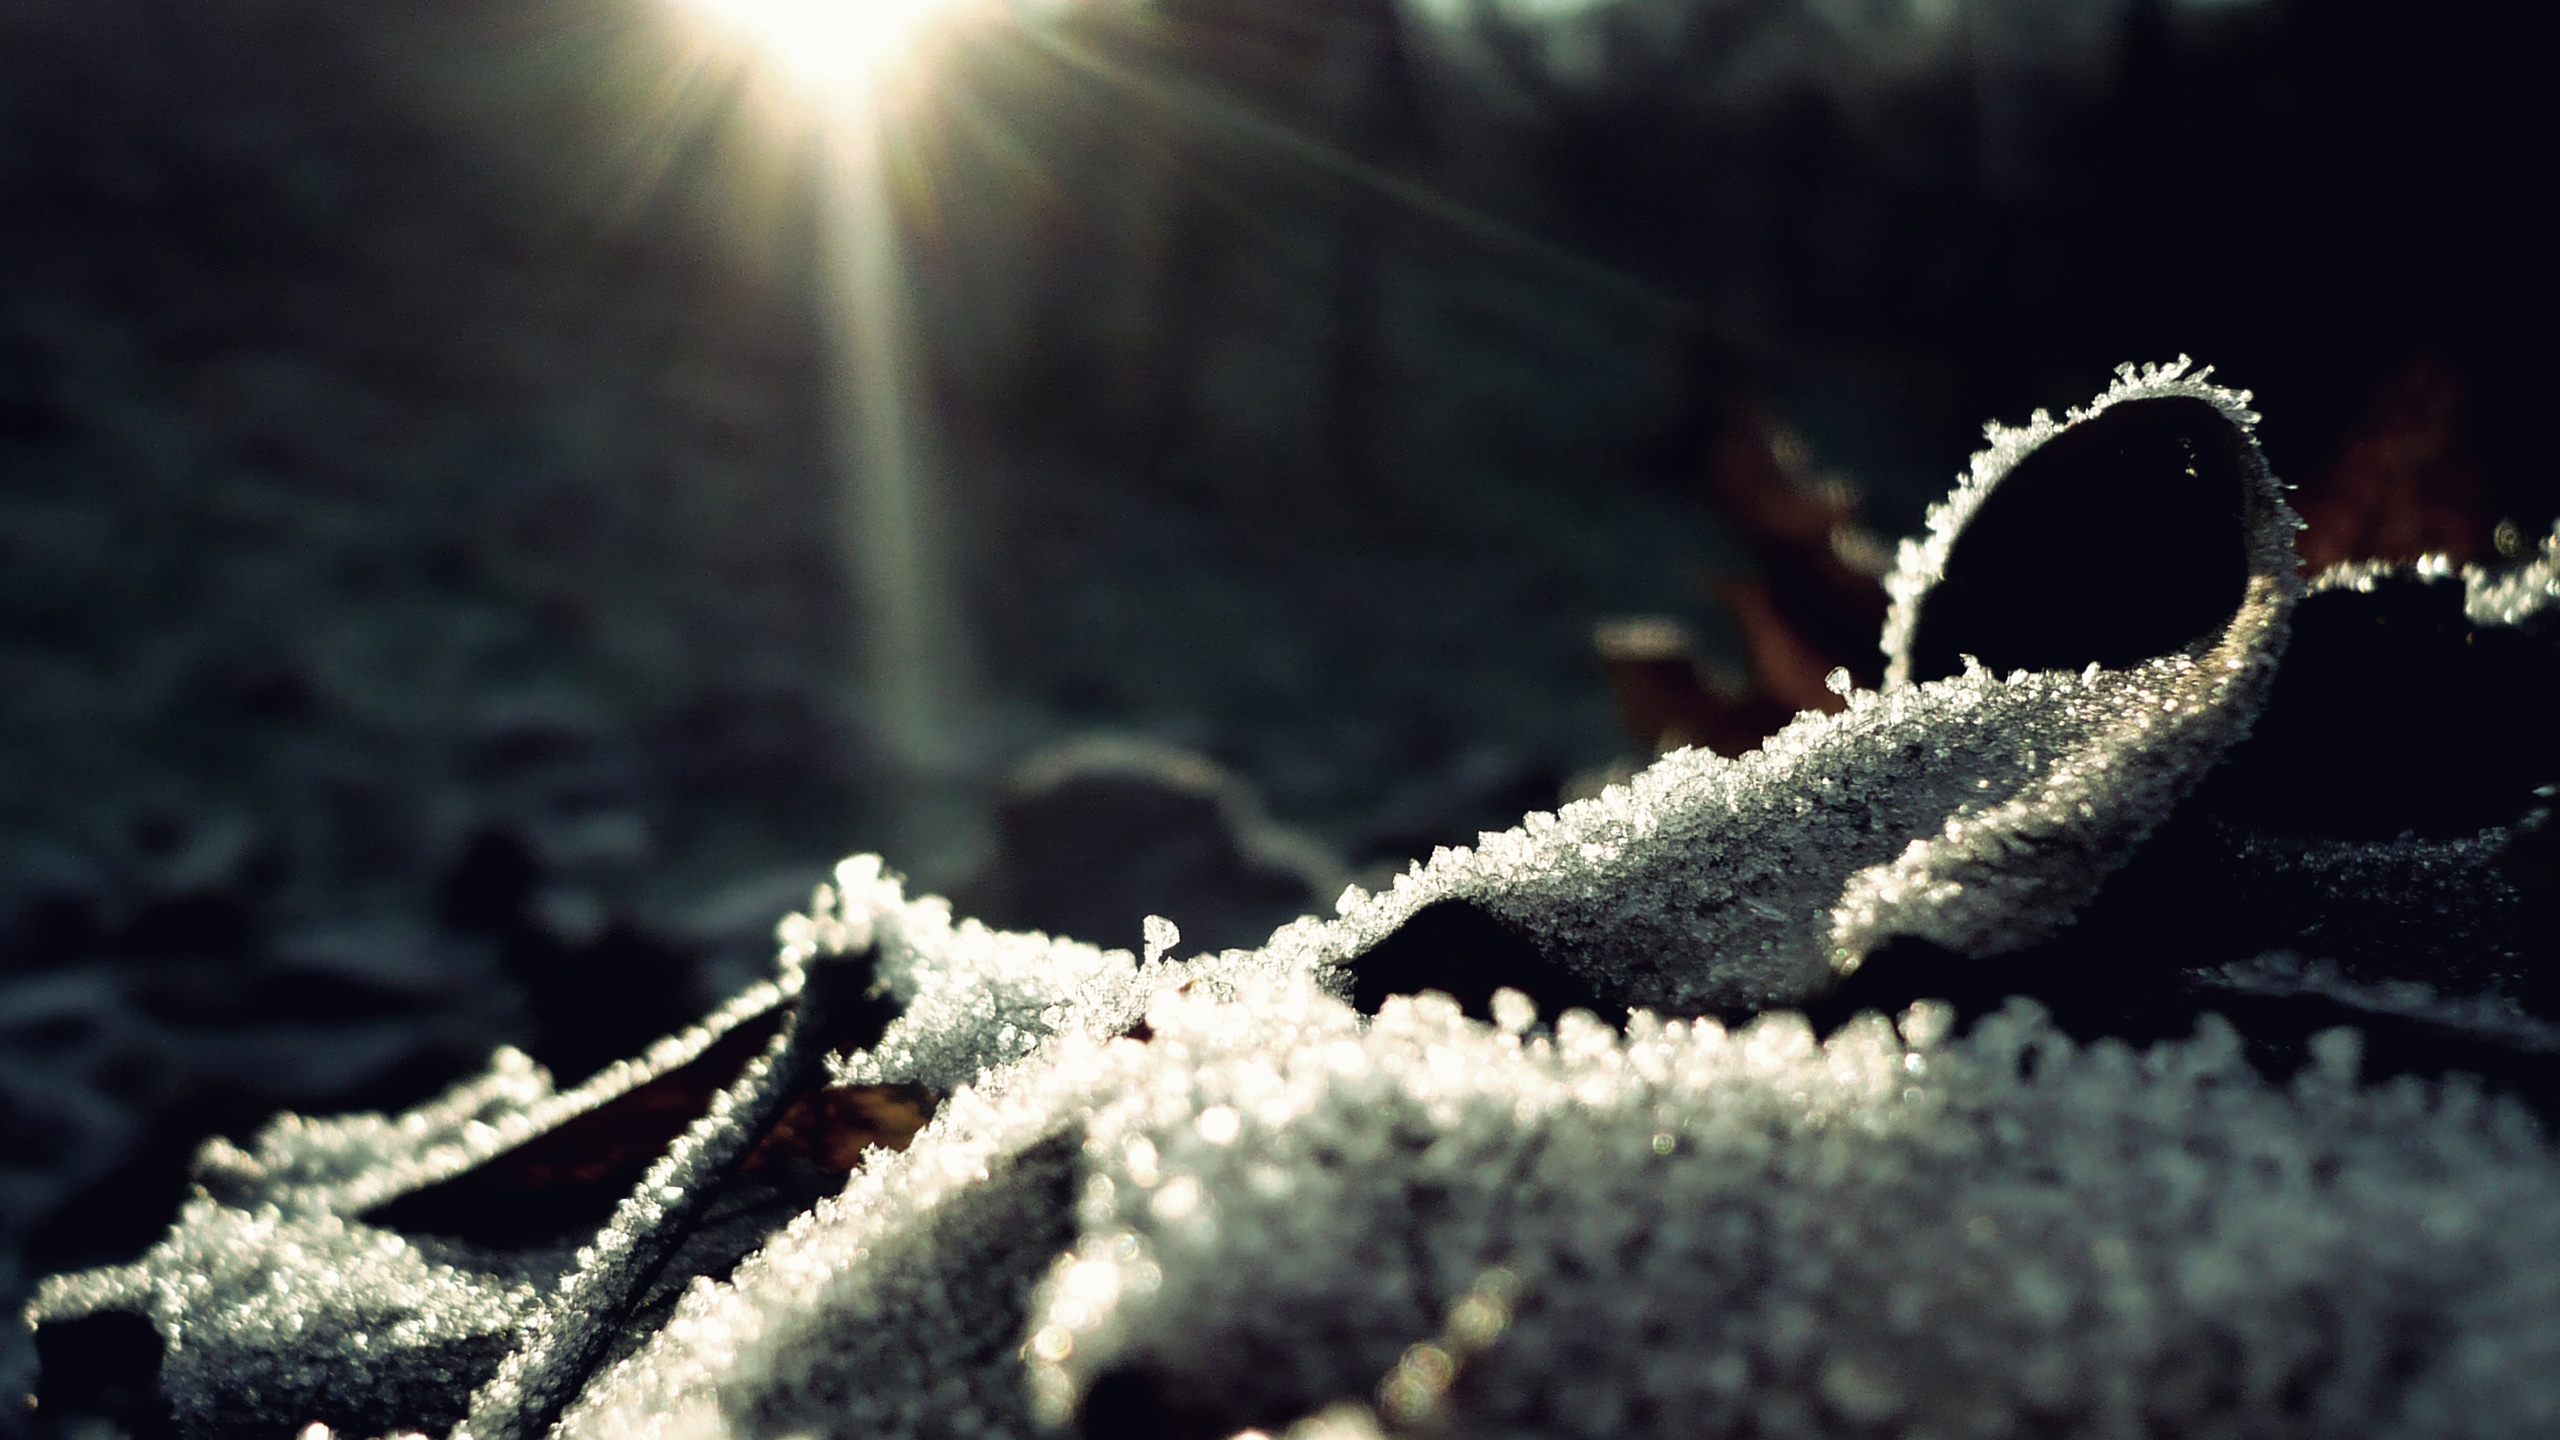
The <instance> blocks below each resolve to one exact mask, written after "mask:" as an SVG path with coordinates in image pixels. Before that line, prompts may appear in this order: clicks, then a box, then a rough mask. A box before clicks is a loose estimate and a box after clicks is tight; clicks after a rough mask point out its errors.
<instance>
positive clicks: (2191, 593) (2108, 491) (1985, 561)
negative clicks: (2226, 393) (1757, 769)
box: [1911, 398, 2250, 680]
mask: <svg viewBox="0 0 2560 1440" xmlns="http://www.w3.org/2000/svg"><path fill="white" fill-rule="evenodd" d="M2246 443H2247V442H2246V441H2245V439H2244V438H2243V437H2242V436H2241V435H2240V434H2239V432H2238V431H2237V430H2235V429H2234V428H2233V427H2232V424H2231V422H2230V421H2228V420H2225V419H2224V418H2223V417H2222V414H2221V412H2219V411H2217V410H2215V409H2214V408H2213V407H2212V406H2211V405H2209V404H2207V403H2205V402H2204V401H2201V400H2188V399H2183V398H2172V399H2162V400H2145V401H2140V402H2137V403H2134V404H2129V405H2118V406H2115V407H2114V408H2112V409H2109V410H2108V411H2106V412H2105V413H2104V414H2102V415H2099V416H2098V417H2097V418H2095V419H2093V420H2087V421H2083V422H2081V423H2080V424H2078V425H2075V426H2073V427H2071V428H2070V429H2069V430H2067V431H2065V432H2063V434H2061V435H2060V436H2058V437H2056V438H2055V439H2054V440H2052V441H2051V442H2049V443H2047V444H2045V445H2043V446H2041V447H2039V448H2038V449H2037V450H2036V451H2035V453H2034V454H2032V455H2029V456H2028V457H2027V458H2026V459H2025V460H2023V461H2021V462H2020V463H2019V464H2018V466H2017V468H2016V469H2014V470H2012V471H2010V472H2009V474H2008V476H2007V478H2006V479H2004V480H2002V481H2001V482H2000V485H1999V487H1998V488H1997V489H1995V490H1993V491H1992V492H1991V496H1990V498H1989V499H1987V500H1986V501H1984V502H1983V505H1982V508H1981V509H1980V510H1978V511H1976V512H1975V513H1974V516H1973V519H1972V521H1971V523H1969V524H1968V525H1966V527H1965V530H1964V533H1963V534H1962V535H1960V536H1958V537H1957V538H1956V542H1955V546H1954V548H1953V549H1952V551H1951V552H1950V553H1949V554H1948V556H1947V564H1946V576H1945V578H1944V579H1942V580H1941V581H1940V582H1939V583H1938V584H1937V585H1936V586H1935V587H1934V588H1932V589H1931V590H1930V591H1929V594H1928V597H1927V598H1926V599H1925V600H1923V601H1922V602H1921V606H1920V623H1919V627H1918V629H1917V630H1916V631H1915V632H1914V633H1913V635H1912V638H1911V678H1912V679H1913V680H1938V679H1943V678H1945V677H1947V676H1949V675H1954V674H1957V673H1960V672H1961V671H1962V670H1963V668H1964V665H1963V660H1962V657H1963V656H1965V655H1971V656H1973V657H1974V658H1976V659H1978V660H1980V661H1981V662H1982V663H1983V665H1984V666H1985V667H1987V668H1988V669H1989V670H1990V671H1991V672H1992V673H1993V674H1995V675H2005V674H2007V673H2009V672H2010V671H2012V670H2021V669H2023V670H2077V669H2080V668H2081V667H2083V666H2085V665H2089V664H2093V663H2094V664H2098V665H2102V666H2105V667H2107V668H2109V669H2122V668H2125V667H2127V666H2131V665H2135V664H2138V663H2140V662H2141V661H2144V660H2147V659H2150V658H2151V657H2153V656H2155V655H2165V654H2168V653H2170V652H2171V651H2174V650H2178V649H2181V648H2183V647H2185V646H2187V645H2188V644H2190V643H2192V642H2194V641H2196V640H2199V639H2202V638H2204V637H2206V636H2209V635H2211V634H2213V633H2215V632H2216V631H2217V630H2219V629H2220V628H2221V627H2222V626H2223V625H2224V624H2226V623H2228V622H2229V620H2230V618H2231V613H2232V611H2234V610H2236V609H2238V608H2239V605H2240V598H2241V594H2242V592H2243V590H2244V589H2245V588H2246V586H2247V583H2248V574H2249V554H2248V534H2247V531H2246V530H2245V529H2244V521H2245V519H2246V513H2247V510H2248V508H2249V505H2250V499H2249V493H2248V484H2249V480H2248V471H2247V464H2248V461H2247V458H2246V450H2245V449H2244V446H2245V445H2246Z"/></svg>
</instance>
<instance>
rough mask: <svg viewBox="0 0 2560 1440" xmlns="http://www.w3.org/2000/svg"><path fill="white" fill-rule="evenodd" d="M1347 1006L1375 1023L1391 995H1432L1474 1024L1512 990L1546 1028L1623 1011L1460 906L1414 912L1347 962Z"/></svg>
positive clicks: (1621, 1018) (1617, 1016) (1524, 942)
mask: <svg viewBox="0 0 2560 1440" xmlns="http://www.w3.org/2000/svg"><path fill="white" fill-rule="evenodd" d="M1348 968H1349V969H1350V971H1351V1003H1352V1005H1353V1006H1354V1007H1355V1008H1357V1009H1358V1010H1359V1011H1360V1012H1361V1013H1362V1014H1364V1015H1375V1014H1377V1013H1378V1007H1379V1006H1380V1005H1383V1004H1385V1003H1386V1000H1387V997H1389V996H1391V995H1419V994H1421V993H1423V992H1424V991H1427V990H1436V991H1438V992H1440V993H1441V994H1443V995H1447V996H1449V997H1450V998H1452V999H1454V1000H1456V1001H1457V1002H1458V1008H1459V1009H1460V1010H1461V1011H1464V1012H1465V1013H1466V1014H1467V1015H1468V1016H1469V1017H1471V1018H1473V1019H1477V1020H1484V1021H1488V1022H1489V1021H1491V1020H1492V1019H1493V992H1494V991H1496V990H1503V989H1510V990H1517V991H1519V992H1520V993H1522V994H1524V995H1526V996H1528V997H1529V998H1530V999H1531V1000H1532V1001H1534V1002H1536V1004H1537V1006H1538V1016H1539V1018H1540V1019H1541V1020H1544V1021H1545V1022H1547V1023H1548V1024H1553V1023H1555V1018H1556V1017H1557V1016H1559V1015H1561V1014H1563V1013H1564V1012H1565V1011H1567V1010H1588V1011H1590V1012H1591V1013H1592V1014H1594V1015H1597V1016H1599V1017H1600V1018H1601V1019H1602V1020H1603V1021H1605V1022H1607V1023H1609V1024H1611V1025H1620V1026H1623V1025H1624V1024H1626V1022H1627V1007H1626V1006H1624V1005H1613V1004H1611V1003H1609V1002H1608V1001H1606V1000H1603V999H1602V998H1600V995H1599V992H1597V991H1595V990H1593V989H1592V988H1591V986H1590V984H1589V982H1587V981H1585V980H1584V979H1583V978H1582V977H1581V976H1579V975H1576V974H1574V973H1573V972H1572V971H1570V970H1567V969H1565V968H1564V967H1563V966H1561V965H1559V964H1557V963H1555V962H1554V961H1552V960H1550V959H1548V958H1547V957H1546V956H1545V955H1543V954H1541V953H1540V952H1539V950H1538V948H1537V947H1536V946H1535V945H1533V944H1531V943H1530V942H1529V940H1528V939H1527V937H1525V936H1523V935H1521V934H1520V932H1518V931H1517V930H1514V929H1512V928H1511V927H1510V926H1508V925H1505V924H1503V923H1502V922H1501V921H1500V920H1497V919H1495V918H1494V917H1493V916H1491V915H1489V914H1487V913H1485V911H1484V910H1483V909H1482V908H1481V907H1480V906H1476V905H1472V904H1469V903H1468V902H1466V901H1464V900H1440V901H1435V902H1434V903H1432V904H1429V905H1425V906H1424V907H1422V908H1421V909H1420V910H1417V911H1415V912H1414V913H1413V915H1412V916H1411V917H1409V918H1408V919H1407V920H1406V921H1405V922H1404V923H1403V924H1402V925H1399V926H1397V927H1396V929H1395V932H1394V933H1393V934H1391V935H1389V936H1387V938H1385V939H1384V940H1381V941H1379V942H1378V943H1377V944H1375V945H1373V946H1371V947H1369V949H1368V950H1366V951H1364V952H1363V953H1361V954H1360V955H1359V956H1358V957H1356V958H1354V959H1352V960H1351V961H1349V962H1348Z"/></svg>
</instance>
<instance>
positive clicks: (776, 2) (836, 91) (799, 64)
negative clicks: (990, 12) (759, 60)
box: [684, 0, 976, 101]
mask: <svg viewBox="0 0 2560 1440" xmlns="http://www.w3.org/2000/svg"><path fill="white" fill-rule="evenodd" d="M974 3H976V0H684V5H685V8H687V9H689V10H691V11H693V12H694V13H696V14H698V15H700V16H702V17H703V18H704V19H705V20H706V21H708V22H710V23H712V24H713V25H716V26H719V27H721V28H723V29H726V30H727V31H729V32H730V33H731V34H732V35H734V36H735V37H736V38H738V39H740V40H743V41H746V42H748V43H751V44H753V45H755V46H756V47H757V48H759V49H761V50H763V51H765V52H766V54H767V57H768V58H769V59H770V60H771V61H772V62H774V63H775V64H777V65H778V66H780V68H781V69H782V70H784V71H785V72H786V73H788V74H789V75H790V76H791V77H792V78H793V79H794V80H795V81H797V82H799V83H800V84H801V85H803V86H805V87H807V88H808V89H809V90H811V91H812V92H813V93H814V96H815V98H821V99H831V100H838V101H866V100H868V99H870V98H871V96H872V92H874V91H875V90H877V89H878V88H879V87H880V85H881V84H882V82H883V81H884V80H886V79H888V78H889V77H890V76H891V75H892V74H893V73H894V72H895V71H896V70H897V69H898V67H899V66H900V64H901V63H902V62H904V61H906V60H907V59H908V58H909V57H910V56H912V55H913V53H914V51H915V48H916V43H917V41H918V40H919V39H920V38H921V37H922V35H923V32H924V31H925V30H926V28H927V27H928V26H929V25H930V24H931V23H932V22H933V21H934V20H935V19H937V18H939V17H941V16H943V15H946V14H948V13H949V12H951V11H954V10H958V9H960V8H962V7H964V6H968V5H971V4H974Z"/></svg>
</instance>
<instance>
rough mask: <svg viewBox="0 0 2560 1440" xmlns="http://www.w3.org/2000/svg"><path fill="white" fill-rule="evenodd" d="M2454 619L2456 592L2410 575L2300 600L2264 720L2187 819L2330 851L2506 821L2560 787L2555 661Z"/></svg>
mask: <svg viewBox="0 0 2560 1440" xmlns="http://www.w3.org/2000/svg"><path fill="white" fill-rule="evenodd" d="M2462 607H2463V587H2462V584H2461V582H2460V581H2459V580H2437V581H2432V582H2430V581H2425V580H2419V579H2414V578H2408V577H2391V578H2385V579H2382V580H2379V581H2377V582H2375V583H2374V585H2373V586H2372V588H2371V589H2370V590H2356V589H2344V588H2342V589H2335V590H2328V591H2324V592H2322V593H2320V594H2317V595H2313V596H2310V597H2308V598H2306V599H2305V600H2304V601H2303V603H2302V605H2301V606H2300V607H2299V608H2298V609H2297V610H2296V611H2295V613H2294V619H2293V638H2292V639H2291V640H2290V641H2289V642H2288V643H2287V645H2286V647H2285V655H2284V663H2283V666H2282V668H2280V669H2279V670H2278V671H2277V672H2276V679H2275V686H2274V688H2273V689H2272V690H2271V691H2270V692H2269V693H2268V696H2267V704H2266V710H2265V712H2264V713H2263V714H2261V715H2260V716H2259V719H2258V723H2257V725H2256V727H2255V728H2254V729H2252V730H2251V732H2250V735H2249V738H2248V739H2247V740H2246V741H2244V742H2242V743H2241V744H2240V745H2239V746H2237V747H2235V748H2234V749H2233V750H2232V752H2231V754H2230V755H2229V757H2227V758H2226V759H2225V760H2224V762H2223V764H2222V767H2221V768H2220V769H2219V770H2217V771H2216V772H2215V774H2214V775H2213V777H2212V779H2211V780H2210V781H2208V782H2207V785H2206V787H2205V789H2204V791H2203V792H2202V793H2200V794H2198V795H2197V796H2196V798H2195V802H2194V803H2195V805H2196V807H2197V808H2198V809H2200V810H2203V811H2205V812H2208V813H2211V814H2213V815H2216V816H2219V817H2221V818H2223V819H2224V820H2226V821H2228V822H2229V823H2231V824H2234V825H2237V826H2242V827H2245V828H2248V829H2251V830H2255V831H2259V832H2263V833H2268V834H2279V835H2291V836H2318V837H2321V838H2324V839H2334V840H2388V839H2390V838H2391V837H2393V836H2395V835H2399V834H2401V833H2402V832H2404V831H2406V832H2409V833H2412V834H2414V835H2416V836H2418V837H2420V838H2423V839H2455V838H2461V837H2465V836H2470V835H2476V834H2478V833H2479V832H2480V831H2482V830H2483V829H2487V828H2489V827H2491V826H2502V825H2512V824H2514V823H2515V822H2516V821H2517V820H2518V819H2519V818H2520V817H2521V816H2522V815H2523V814H2524V812H2525V810H2526V809H2527V808H2528V807H2530V806H2531V805H2533V804H2534V803H2535V796H2534V792H2535V790H2536V789H2537V788H2539V787H2542V786H2546V785H2550V784H2552V783H2554V782H2555V781H2560V650H2555V649H2554V648H2553V647H2552V645H2551V644H2550V643H2549V642H2548V641H2546V640H2542V639H2539V638H2536V637H2534V636H2532V635H2528V634H2526V633H2524V632H2522V631H2519V630H2513V629H2507V628H2503V627H2480V626H2474V625H2473V624H2472V623H2471V622H2470V620H2469V619H2468V618H2467V617H2466V616H2465V615H2464V614H2463V608H2462Z"/></svg>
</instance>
